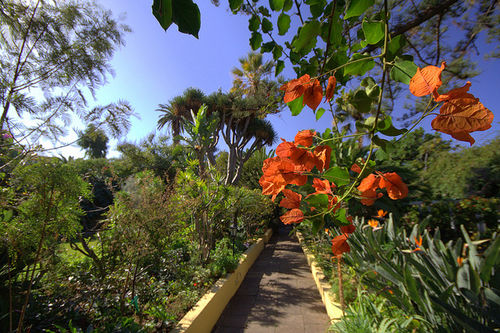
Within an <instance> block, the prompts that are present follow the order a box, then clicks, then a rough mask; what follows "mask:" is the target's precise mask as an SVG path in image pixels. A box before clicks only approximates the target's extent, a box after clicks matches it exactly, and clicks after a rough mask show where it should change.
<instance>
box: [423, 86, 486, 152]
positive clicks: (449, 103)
mask: <svg viewBox="0 0 500 333" xmlns="http://www.w3.org/2000/svg"><path fill="white" fill-rule="evenodd" d="M469 85H470V82H468V85H465V86H464V87H462V88H458V89H453V90H451V91H450V92H449V93H448V94H447V95H440V96H439V97H438V99H440V100H444V101H445V103H444V104H443V105H442V106H441V109H439V115H438V116H437V117H436V118H434V119H433V120H432V123H431V126H432V128H433V129H435V130H436V131H439V132H442V133H445V134H449V135H451V136H452V137H453V138H455V139H457V140H460V141H467V142H469V143H470V144H471V145H472V144H473V143H474V142H475V140H474V138H472V136H470V133H471V132H475V131H485V130H487V129H489V128H491V123H492V122H493V118H494V115H493V112H491V111H490V110H488V109H487V108H486V107H485V106H484V105H483V104H482V103H481V102H479V99H478V98H476V97H474V95H472V94H469V93H466V91H467V90H468V89H469V88H468V87H469Z"/></svg>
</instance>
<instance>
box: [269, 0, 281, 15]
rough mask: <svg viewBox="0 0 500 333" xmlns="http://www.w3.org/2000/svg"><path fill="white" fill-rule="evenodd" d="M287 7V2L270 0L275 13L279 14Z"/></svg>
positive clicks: (270, 5)
mask: <svg viewBox="0 0 500 333" xmlns="http://www.w3.org/2000/svg"><path fill="white" fill-rule="evenodd" d="M284 5H285V0H269V7H271V9H272V10H274V11H275V12H279V11H280V10H282V9H283V6H284Z"/></svg>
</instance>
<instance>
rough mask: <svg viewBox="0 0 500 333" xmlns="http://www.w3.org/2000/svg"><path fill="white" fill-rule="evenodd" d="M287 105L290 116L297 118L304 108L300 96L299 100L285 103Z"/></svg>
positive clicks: (302, 98)
mask: <svg viewBox="0 0 500 333" xmlns="http://www.w3.org/2000/svg"><path fill="white" fill-rule="evenodd" d="M287 105H288V107H289V108H290V111H291V112H292V116H298V115H299V114H300V113H301V112H302V109H303V108H304V97H303V96H300V97H299V98H297V99H294V100H293V101H291V102H289V103H287Z"/></svg>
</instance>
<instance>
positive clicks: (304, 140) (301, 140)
mask: <svg viewBox="0 0 500 333" xmlns="http://www.w3.org/2000/svg"><path fill="white" fill-rule="evenodd" d="M315 135H316V132H315V131H311V130H304V131H300V132H298V133H297V135H295V139H294V140H295V144H296V145H302V146H304V147H311V145H312V143H313V137H314V136H315Z"/></svg>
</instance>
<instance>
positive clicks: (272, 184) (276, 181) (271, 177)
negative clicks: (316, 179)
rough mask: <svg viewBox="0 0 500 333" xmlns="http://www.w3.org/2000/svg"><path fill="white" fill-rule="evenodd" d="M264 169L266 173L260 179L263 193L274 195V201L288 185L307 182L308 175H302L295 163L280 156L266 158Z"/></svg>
mask: <svg viewBox="0 0 500 333" xmlns="http://www.w3.org/2000/svg"><path fill="white" fill-rule="evenodd" d="M262 171H263V173H264V174H263V175H262V177H261V178H260V180H259V184H260V186H261V187H262V194H264V195H272V200H273V201H274V199H276V196H277V195H278V194H279V193H280V192H281V191H282V190H283V189H284V188H285V186H286V185H288V184H295V185H298V186H302V185H305V184H306V182H307V176H305V175H301V174H300V169H299V168H297V167H296V166H295V164H293V163H292V162H291V161H290V160H289V159H285V158H280V157H279V156H277V157H272V158H268V159H266V160H265V161H264V165H263V166H262Z"/></svg>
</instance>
